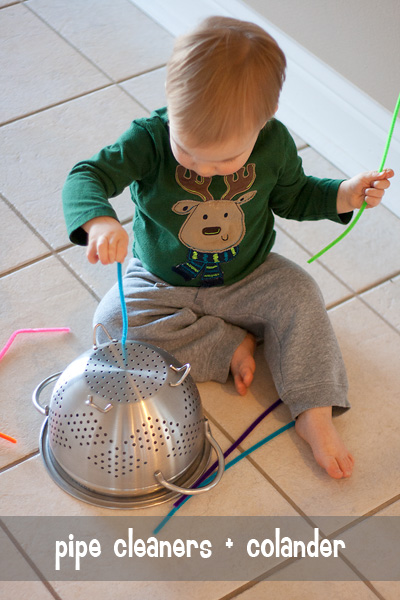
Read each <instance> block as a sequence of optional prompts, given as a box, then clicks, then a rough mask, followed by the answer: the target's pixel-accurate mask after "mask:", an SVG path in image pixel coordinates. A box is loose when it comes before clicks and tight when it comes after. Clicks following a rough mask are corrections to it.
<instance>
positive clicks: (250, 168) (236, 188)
mask: <svg viewBox="0 0 400 600" xmlns="http://www.w3.org/2000/svg"><path fill="white" fill-rule="evenodd" d="M245 170H246V167H242V168H241V169H239V171H237V173H232V174H231V175H225V177H224V181H225V183H226V192H225V194H224V195H223V196H222V198H221V200H233V198H234V197H235V196H236V195H237V194H241V193H242V192H245V191H246V190H248V189H249V188H251V186H252V185H253V183H254V180H255V178H256V170H255V164H254V163H250V164H249V165H247V175H245Z"/></svg>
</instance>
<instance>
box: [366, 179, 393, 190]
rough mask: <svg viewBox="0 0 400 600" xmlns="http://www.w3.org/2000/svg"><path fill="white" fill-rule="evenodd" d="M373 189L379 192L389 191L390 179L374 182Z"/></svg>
mask: <svg viewBox="0 0 400 600" xmlns="http://www.w3.org/2000/svg"><path fill="white" fill-rule="evenodd" d="M371 187H372V188H375V189H377V190H387V189H388V187H390V181H389V180H388V179H378V180H377V181H373V182H372V184H371Z"/></svg>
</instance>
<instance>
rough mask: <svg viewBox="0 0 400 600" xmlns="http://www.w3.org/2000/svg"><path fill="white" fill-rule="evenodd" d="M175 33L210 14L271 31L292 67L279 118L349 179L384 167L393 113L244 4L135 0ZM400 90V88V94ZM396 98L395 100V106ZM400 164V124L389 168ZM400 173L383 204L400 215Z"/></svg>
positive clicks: (236, 1)
mask: <svg viewBox="0 0 400 600" xmlns="http://www.w3.org/2000/svg"><path fill="white" fill-rule="evenodd" d="M131 1H132V2H133V4H135V5H136V6H137V7H138V8H140V9H141V10H142V11H143V12H145V13H146V14H147V15H149V16H150V17H151V18H152V19H153V20H154V21H156V22H157V23H159V24H160V25H162V26H163V27H164V28H165V29H166V30H167V31H169V32H170V33H171V34H172V35H174V36H177V35H181V34H182V33H184V32H186V31H188V30H189V29H191V28H192V27H193V26H195V25H196V24H197V23H198V22H199V21H200V20H201V19H203V18H205V17H207V16H209V15H216V14H220V15H229V16H232V17H235V18H238V19H243V20H247V21H253V22H254V23H257V24H258V25H260V26H261V27H263V28H264V29H266V30H267V31H268V32H269V33H270V34H271V35H272V36H273V37H274V38H275V39H276V41H277V42H278V44H279V45H280V46H281V48H282V50H283V51H284V52H285V54H286V58H287V62H288V69H287V77H286V82H285V85H284V89H283V92H282V95H281V99H280V105H279V111H278V113H277V117H278V118H279V119H280V120H282V121H283V122H284V123H285V124H286V125H287V126H288V127H289V128H290V129H292V130H293V131H294V132H295V133H296V134H297V135H299V136H300V137H301V138H303V139H304V141H306V142H307V144H309V145H310V146H311V147H313V148H315V150H316V151H317V152H319V153H320V154H321V155H322V156H324V157H325V158H326V159H327V160H329V161H330V162H331V163H332V164H334V165H335V166H336V167H338V168H339V169H340V170H341V171H343V173H345V174H346V175H347V176H352V175H355V174H356V173H358V172H361V171H367V170H371V169H377V168H378V167H379V165H380V162H381V158H382V154H383V150H384V147H385V143H386V138H387V134H388V131H389V127H390V123H391V118H392V115H391V114H390V112H389V111H388V110H386V109H385V108H384V107H382V106H381V105H380V104H378V103H377V102H375V101H374V100H373V99H372V98H371V97H369V96H368V95H367V94H365V93H364V92H363V91H362V90H360V89H359V88H357V87H355V86H354V85H352V84H351V83H350V82H349V81H348V80H346V79H345V78H343V77H342V76H341V75H339V74H338V73H337V72H335V71H334V70H333V69H331V68H330V67H329V66H328V65H326V64H325V63H323V62H322V61H320V60H319V59H318V58H317V57H316V56H314V55H313V54H311V53H310V52H308V51H307V50H306V49H305V48H304V47H302V46H300V45H299V44H298V43H297V42H295V41H294V40H293V39H292V38H290V37H289V36H287V35H286V34H284V33H283V32H282V31H281V30H279V29H278V28H277V27H275V26H274V25H273V24H272V23H269V22H268V21H267V20H266V19H265V18H264V17H262V16H260V15H259V14H258V13H257V12H255V11H254V10H252V9H251V8H250V7H249V6H247V5H246V4H244V3H243V2H241V1H240V0H151V1H150V0H131ZM399 91H400V90H399ZM396 100H397V98H393V108H394V105H395V103H396ZM399 165H400V125H399V124H397V129H395V131H394V134H393V138H392V143H391V147H390V151H389V155H388V157H387V160H386V166H390V167H392V168H393V169H395V170H396V168H398V166H399ZM399 175H400V172H399V173H398V177H395V178H394V179H393V180H392V185H391V188H390V190H388V192H387V193H386V194H385V200H384V204H385V206H386V207H387V208H389V209H390V210H391V211H392V212H393V213H395V214H396V215H397V216H398V217H400V177H399Z"/></svg>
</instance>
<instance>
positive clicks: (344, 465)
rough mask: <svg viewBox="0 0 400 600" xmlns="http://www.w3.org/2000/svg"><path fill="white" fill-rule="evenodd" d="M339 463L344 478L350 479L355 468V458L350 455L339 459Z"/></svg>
mask: <svg viewBox="0 0 400 600" xmlns="http://www.w3.org/2000/svg"><path fill="white" fill-rule="evenodd" d="M338 463H339V467H340V468H341V470H342V472H343V477H350V475H351V474H352V472H353V467H354V458H353V457H352V455H351V454H348V455H346V456H345V457H344V458H340V459H338Z"/></svg>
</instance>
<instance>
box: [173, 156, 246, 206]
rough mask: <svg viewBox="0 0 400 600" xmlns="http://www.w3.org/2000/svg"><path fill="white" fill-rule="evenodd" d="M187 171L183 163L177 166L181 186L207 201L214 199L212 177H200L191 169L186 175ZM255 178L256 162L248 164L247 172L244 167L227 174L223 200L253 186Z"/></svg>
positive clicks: (231, 197)
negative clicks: (211, 190)
mask: <svg viewBox="0 0 400 600" xmlns="http://www.w3.org/2000/svg"><path fill="white" fill-rule="evenodd" d="M186 173H187V169H186V168H185V167H183V166H182V165H178V166H177V168H176V173H175V178H176V181H177V182H178V183H179V185H180V186H181V188H183V189H184V190H186V191H187V192H190V193H191V194H195V195H196V196H200V198H201V199H202V200H203V201H204V202H207V200H214V198H213V196H212V194H211V192H210V190H209V187H210V184H211V181H212V177H200V175H197V174H196V173H195V172H194V171H190V170H189V176H186ZM255 178H256V172H255V164H254V163H250V164H249V165H247V174H246V167H242V168H241V169H239V171H237V173H232V174H231V175H225V176H224V181H225V184H226V192H225V194H224V195H223V196H222V197H221V200H233V198H234V197H235V196H236V195H237V194H241V193H242V192H245V191H246V190H248V189H249V188H251V186H252V185H253V183H254V180H255Z"/></svg>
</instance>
